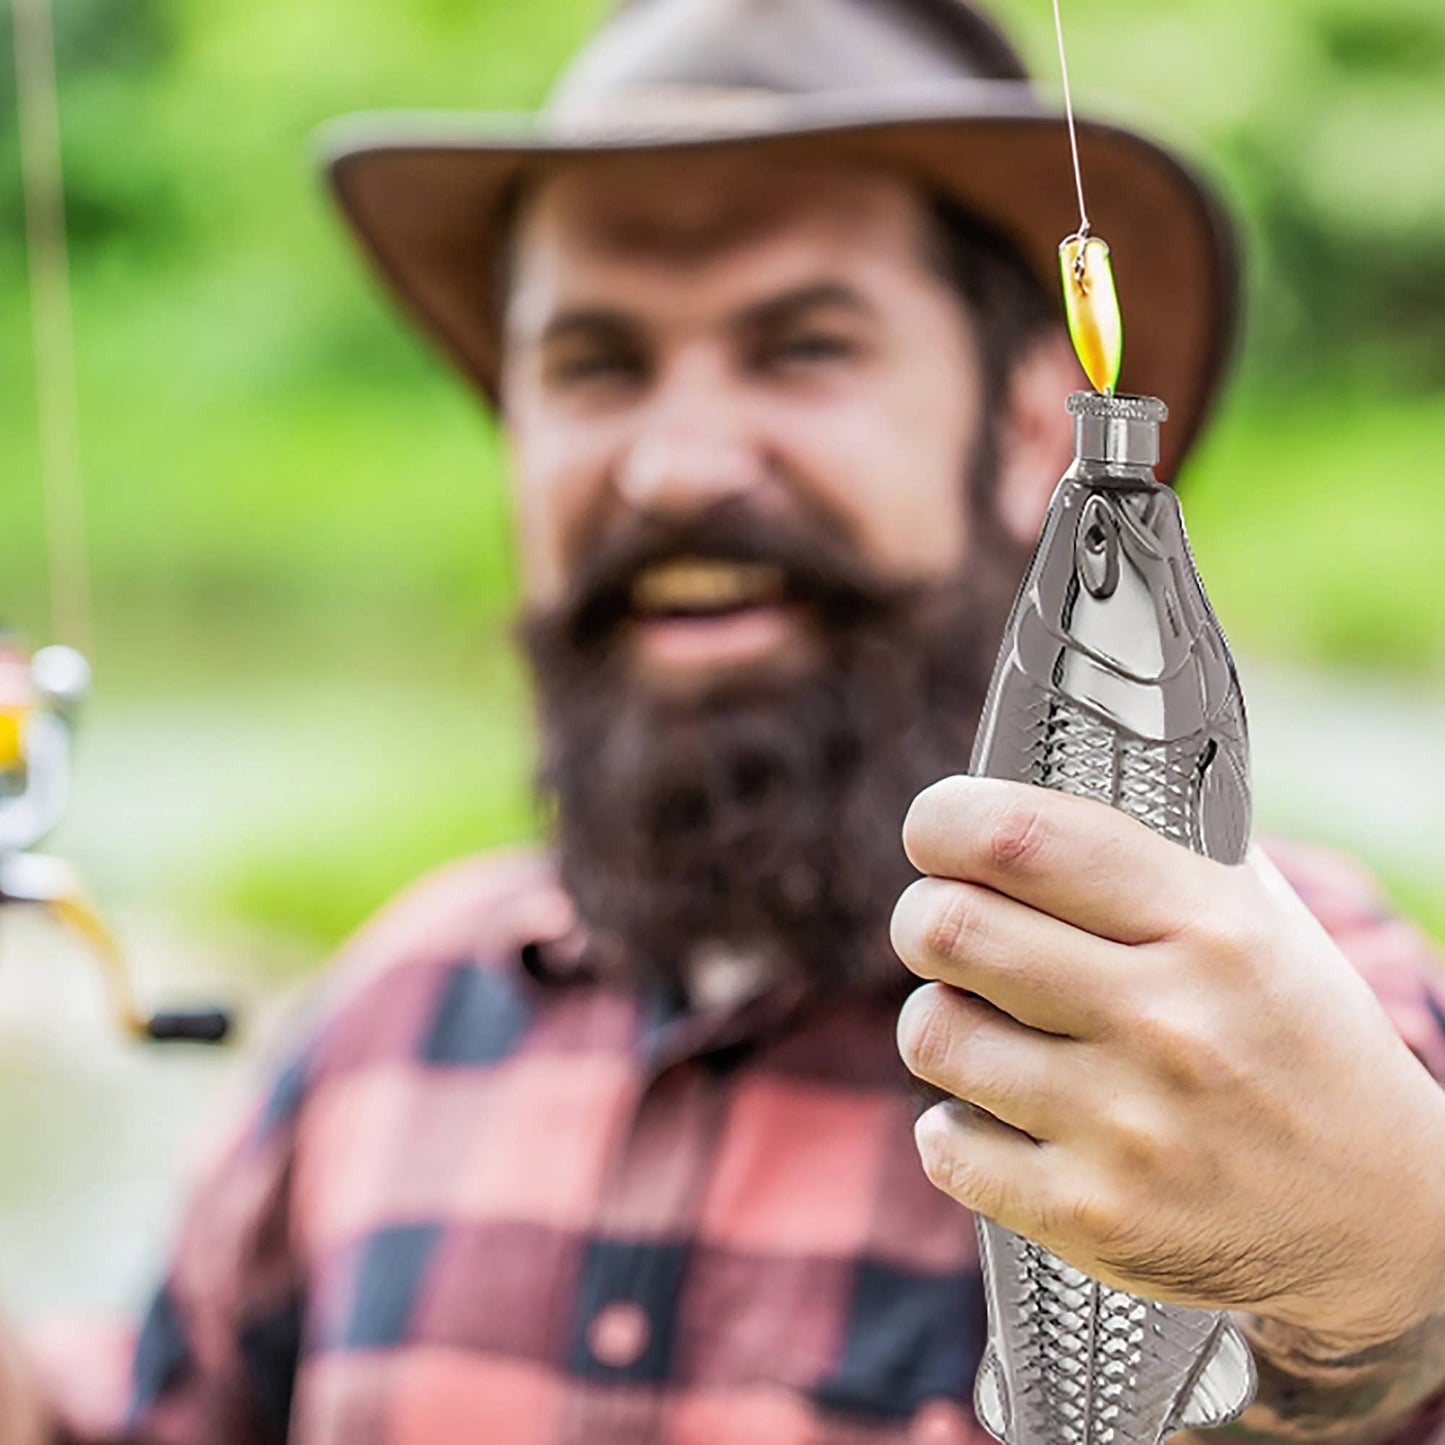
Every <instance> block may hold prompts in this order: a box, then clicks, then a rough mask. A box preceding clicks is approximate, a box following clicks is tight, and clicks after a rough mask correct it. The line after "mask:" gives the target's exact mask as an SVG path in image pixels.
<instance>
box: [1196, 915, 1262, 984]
mask: <svg viewBox="0 0 1445 1445" xmlns="http://www.w3.org/2000/svg"><path fill="white" fill-rule="evenodd" d="M1202 932H1203V936H1204V940H1205V943H1206V945H1207V948H1208V954H1209V967H1210V968H1211V970H1214V971H1218V970H1219V969H1221V968H1223V969H1227V970H1229V972H1230V973H1232V974H1239V973H1242V972H1244V971H1245V970H1247V969H1248V968H1250V966H1251V965H1252V964H1253V963H1254V961H1255V960H1256V959H1257V958H1258V957H1259V956H1260V952H1261V949H1262V947H1263V937H1262V930H1261V928H1260V925H1259V920H1258V919H1257V918H1256V917H1255V916H1254V914H1253V913H1252V912H1251V911H1250V910H1249V909H1247V908H1245V907H1243V906H1241V905H1240V904H1239V903H1237V902H1235V901H1234V900H1232V899H1229V900H1222V901H1220V902H1218V903H1215V904H1213V905H1212V906H1211V907H1210V909H1209V911H1208V913H1207V914H1206V915H1205V918H1204V921H1203V929H1202Z"/></svg>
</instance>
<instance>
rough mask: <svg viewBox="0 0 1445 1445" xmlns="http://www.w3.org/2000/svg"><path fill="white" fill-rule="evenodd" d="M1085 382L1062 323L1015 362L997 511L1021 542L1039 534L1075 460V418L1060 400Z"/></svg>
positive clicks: (1026, 542)
mask: <svg viewBox="0 0 1445 1445" xmlns="http://www.w3.org/2000/svg"><path fill="white" fill-rule="evenodd" d="M1088 385H1089V383H1088V380H1087V378H1086V377H1085V376H1084V373H1083V371H1082V370H1081V369H1080V367H1079V363H1078V361H1077V360H1075V358H1074V351H1073V348H1072V347H1071V346H1070V345H1069V338H1068V336H1067V335H1066V334H1065V332H1064V330H1063V328H1062V327H1050V328H1049V329H1048V331H1046V332H1045V333H1044V334H1043V335H1041V336H1039V337H1038V338H1036V339H1035V340H1034V341H1032V342H1030V343H1029V346H1028V348H1027V349H1026V350H1025V351H1024V353H1023V355H1022V356H1021V357H1020V358H1019V360H1018V361H1017V362H1016V363H1015V364H1014V368H1013V375H1012V376H1011V378H1010V380H1009V388H1008V398H1007V407H1006V411H1005V415H1004V421H1003V425H1002V427H1001V428H1000V431H999V471H998V510H999V517H1000V518H1001V519H1002V521H1003V524H1004V526H1005V527H1007V528H1008V530H1009V532H1010V534H1011V535H1013V536H1014V537H1016V538H1017V539H1018V540H1019V542H1021V543H1022V544H1024V545H1025V546H1027V545H1029V544H1031V543H1032V542H1033V541H1034V539H1035V538H1036V537H1037V536H1038V534H1039V528H1040V527H1042V526H1043V521H1044V513H1045V512H1047V511H1048V507H1049V498H1050V497H1052V496H1053V494H1054V488H1055V487H1056V486H1057V485H1058V481H1059V478H1060V477H1061V476H1063V474H1064V472H1065V471H1066V470H1067V469H1068V467H1069V465H1070V463H1071V462H1072V461H1073V459H1074V419H1073V418H1072V417H1071V416H1070V415H1069V414H1068V412H1066V411H1065V410H1064V402H1065V401H1066V400H1067V399H1068V396H1069V393H1070V392H1073V391H1078V390H1080V389H1081V388H1083V389H1087V388H1088Z"/></svg>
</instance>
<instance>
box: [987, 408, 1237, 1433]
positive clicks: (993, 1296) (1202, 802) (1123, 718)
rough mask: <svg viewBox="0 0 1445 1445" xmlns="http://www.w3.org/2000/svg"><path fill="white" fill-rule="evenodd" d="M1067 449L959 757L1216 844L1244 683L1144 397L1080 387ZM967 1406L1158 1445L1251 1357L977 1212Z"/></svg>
mask: <svg viewBox="0 0 1445 1445" xmlns="http://www.w3.org/2000/svg"><path fill="white" fill-rule="evenodd" d="M1068 407H1069V410H1070V411H1071V412H1072V413H1073V415H1074V436H1075V452H1076V456H1075V461H1074V464H1073V466H1072V467H1071V468H1070V469H1069V470H1068V472H1066V473H1065V475H1064V478H1063V480H1062V481H1061V482H1060V483H1059V487H1058V490H1057V491H1056V492H1055V494H1054V498H1053V501H1052V502H1051V504H1050V506H1049V512H1048V517H1047V520H1046V521H1045V523H1044V529H1043V534H1042V536H1041V538H1040V540H1039V544H1038V547H1037V549H1036V551H1035V553H1034V556H1033V560H1032V562H1031V563H1030V566H1029V569H1028V572H1027V575H1026V576H1025V578H1024V582H1023V586H1022V587H1021V588H1020V590H1019V594H1018V597H1017V599H1016V600H1015V603H1014V608H1013V613H1012V615H1011V617H1010V619H1009V623H1008V627H1007V629H1006V631H1005V633H1004V640H1003V646H1002V649H1001V651H1000V653H999V658H998V663H997V666H996V668H995V671H994V675H993V680H992V683H991V686H990V688H989V693H988V699H987V702H986V703H985V705H984V711H983V715H982V719H981V722H980V727H979V733H978V738H977V741H976V744H975V747H974V753H973V758H972V761H971V764H970V771H971V772H973V773H975V774H978V775H981V776H986V777H994V778H1007V779H1011V780H1013V781H1016V782H1027V783H1036V784H1038V785H1040V786H1042V787H1046V788H1055V789H1058V790H1059V791H1061V792H1066V793H1077V794H1080V795H1082V796H1084V797H1089V798H1097V799H1099V800H1100V801H1101V802H1105V803H1109V804H1111V805H1113V806H1114V807H1116V808H1119V809H1121V810H1122V811H1123V812H1125V813H1128V814H1129V815H1131V816H1132V817H1135V818H1138V819H1139V820H1140V822H1142V823H1145V824H1147V825H1148V826H1149V827H1151V828H1153V829H1154V830H1155V831H1156V832H1158V833H1162V834H1163V835H1164V836H1165V837H1166V838H1171V839H1173V840H1174V841H1175V842H1176V843H1179V844H1182V845H1183V846H1184V847H1186V848H1191V849H1193V850H1194V851H1195V852H1198V853H1203V854H1205V855H1207V856H1208V857H1211V858H1215V859H1217V860H1219V861H1220V862H1223V863H1238V862H1239V861H1240V860H1241V859H1242V858H1243V857H1244V852H1245V848H1246V847H1247V845H1248V840H1249V819H1250V795H1249V760H1248V742H1247V735H1246V731H1245V716H1244V699H1243V697H1242V695H1241V693H1240V688H1239V682H1238V679H1237V677H1236V675H1235V670H1234V664H1233V661H1232V660H1231V658H1230V655H1229V650H1228V647H1227V646H1226V644H1225V640H1224V634H1223V633H1222V632H1221V630H1220V628H1219V624H1218V622H1217V621H1216V620H1215V617H1214V613H1213V611H1212V610H1211V608H1210V606H1209V601H1208V598H1207V597H1206V596H1205V592H1204V586H1203V583H1202V582H1201V581H1200V578H1199V574H1198V572H1197V571H1196V569H1195V567H1194V563H1193V559H1192V556H1191V554H1190V551H1189V543H1188V540H1187V537H1186V535H1185V531H1184V521H1183V516H1182V514H1181V512H1180V510H1179V503H1178V500H1177V498H1176V497H1175V495H1174V493H1173V492H1172V491H1171V490H1170V489H1169V488H1168V487H1165V486H1163V485H1162V484H1161V483H1159V482H1158V481H1156V480H1155V479H1154V473H1153V465H1154V463H1155V462H1156V461H1157V460H1158V446H1159V424H1160V422H1161V421H1163V419H1164V417H1165V415H1166V411H1165V407H1164V404H1163V402H1161V401H1157V400H1156V399H1154V398H1153V397H1139V396H1114V397H1105V396H1099V395H1095V394H1091V393H1088V392H1077V393H1075V394H1074V395H1073V396H1071V397H1070V398H1069V401H1068ZM978 1227H979V1246H980V1256H981V1260H982V1267H983V1275H984V1290H985V1295H986V1298H987V1302H988V1314H989V1338H988V1345H987V1348H986V1350H985V1353H984V1357H983V1361H982V1364H981V1366H980V1369H979V1373H978V1379H977V1382H976V1385H975V1392H974V1397H975V1408H976V1410H977V1413H978V1416H979V1419H980V1420H981V1421H982V1422H983V1424H984V1425H985V1427H986V1428H987V1429H988V1430H989V1432H990V1433H991V1434H993V1435H994V1436H995V1437H996V1438H997V1439H999V1440H1001V1441H1004V1442H1006V1445H1155V1442H1156V1441H1159V1440H1162V1439H1163V1438H1164V1437H1165V1436H1166V1435H1168V1434H1169V1433H1170V1432H1172V1431H1174V1430H1178V1429H1184V1428H1187V1427H1196V1428H1197V1427H1203V1426H1211V1425H1220V1424H1224V1423H1225V1422H1227V1421H1229V1420H1232V1419H1234V1418H1235V1417H1236V1416H1237V1415H1239V1414H1240V1413H1241V1412H1242V1411H1243V1410H1244V1408H1245V1407H1246V1406H1247V1405H1248V1404H1249V1402H1250V1400H1251V1399H1252V1398H1253V1395H1254V1388H1255V1374H1254V1364H1253V1361H1252V1360H1251V1358H1250V1354H1249V1350H1248V1347H1247V1346H1246V1344H1245V1342H1244V1339H1243V1336H1242V1335H1241V1334H1240V1333H1239V1331H1238V1330H1237V1329H1236V1328H1235V1326H1234V1325H1233V1324H1232V1323H1231V1321H1230V1319H1229V1317H1228V1315H1226V1314H1222V1313H1219V1312H1217V1311H1206V1310H1197V1309H1188V1308H1185V1307H1183V1306H1179V1305H1173V1304H1163V1303H1160V1302H1158V1301H1155V1300H1149V1299H1142V1298H1137V1297H1135V1296H1133V1295H1130V1294H1127V1293H1125V1292H1123V1291H1121V1290H1117V1289H1112V1288H1110V1287H1109V1286H1107V1285H1104V1284H1101V1283H1099V1282H1098V1281H1097V1280H1094V1279H1091V1278H1090V1277H1089V1276H1088V1275H1086V1274H1084V1273H1083V1272H1082V1271H1080V1270H1078V1269H1075V1268H1074V1267H1073V1266H1072V1265H1070V1264H1067V1263H1066V1262H1065V1261H1064V1260H1062V1259H1059V1258H1058V1257H1057V1256H1056V1255H1053V1254H1051V1253H1050V1252H1049V1251H1048V1250H1046V1249H1044V1248H1043V1247H1042V1246H1040V1245H1038V1244H1035V1243H1034V1242H1033V1241H1031V1240H1027V1239H1024V1238H1022V1237H1020V1236H1019V1235H1016V1234H1014V1233H1012V1232H1011V1231H1009V1230H1007V1229H1004V1228H1002V1227H1001V1226H1000V1225H998V1224H995V1223H994V1222H993V1221H991V1220H987V1219H982V1218H981V1219H980V1220H979V1222H978Z"/></svg>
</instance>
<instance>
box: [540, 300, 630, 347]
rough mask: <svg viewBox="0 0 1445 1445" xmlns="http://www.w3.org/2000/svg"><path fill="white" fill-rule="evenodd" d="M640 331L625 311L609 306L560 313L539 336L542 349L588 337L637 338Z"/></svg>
mask: <svg viewBox="0 0 1445 1445" xmlns="http://www.w3.org/2000/svg"><path fill="white" fill-rule="evenodd" d="M640 330H641V328H640V327H639V326H638V324H637V321H636V319H635V318H634V317H632V316H629V315H628V314H627V313H626V312H625V311H617V310H614V309H612V308H611V307H607V306H574V307H571V308H570V309H568V310H565V311H559V312H558V313H557V314H556V315H555V316H554V317H552V318H551V319H550V320H549V321H548V322H547V324H546V325H545V326H544V327H543V328H542V330H541V332H540V333H539V334H538V336H537V341H538V344H539V345H542V346H553V345H556V344H557V343H558V342H560V341H570V340H572V339H573V338H582V339H586V338H588V337H597V336H606V337H617V336H622V337H629V338H630V337H635V336H636V335H638V333H639V331H640Z"/></svg>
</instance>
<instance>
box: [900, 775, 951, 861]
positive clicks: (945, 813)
mask: <svg viewBox="0 0 1445 1445" xmlns="http://www.w3.org/2000/svg"><path fill="white" fill-rule="evenodd" d="M961 783H962V775H959V774H956V775H953V776H950V777H947V778H940V779H939V781H938V782H936V783H930V784H929V786H928V787H926V788H924V789H923V791H922V792H921V793H919V794H918V795H917V796H916V797H915V798H914V799H913V801H912V802H911V803H910V804H909V805H908V812H907V813H906V814H905V815H904V818H903V851H904V852H905V853H906V854H907V855H908V861H909V862H910V863H912V864H913V866H914V867H915V868H917V869H918V870H919V872H921V873H928V872H931V871H932V868H931V864H932V862H933V861H934V859H933V855H934V853H935V852H936V850H937V846H938V838H939V835H940V832H941V831H942V830H943V827H944V825H945V821H946V820H948V819H950V818H951V817H952V816H953V815H954V813H955V812H956V810H957V808H958V805H959V798H960V793H961Z"/></svg>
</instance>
